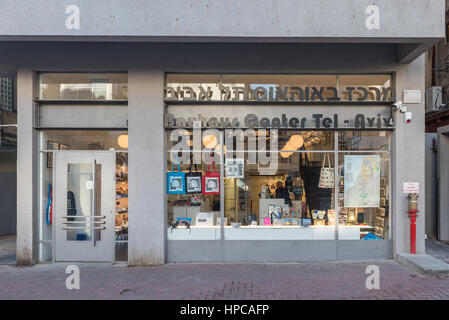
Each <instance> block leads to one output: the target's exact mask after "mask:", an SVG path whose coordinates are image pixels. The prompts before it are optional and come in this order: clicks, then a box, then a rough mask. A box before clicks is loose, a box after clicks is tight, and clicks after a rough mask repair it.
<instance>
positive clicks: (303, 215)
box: [166, 129, 390, 240]
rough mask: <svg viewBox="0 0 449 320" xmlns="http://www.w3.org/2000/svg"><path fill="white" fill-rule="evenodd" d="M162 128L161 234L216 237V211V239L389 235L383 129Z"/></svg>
mask: <svg viewBox="0 0 449 320" xmlns="http://www.w3.org/2000/svg"><path fill="white" fill-rule="evenodd" d="M166 132H167V146H168V152H167V168H168V172H167V193H168V196H167V198H168V222H169V224H168V228H169V230H168V239H169V240H219V239H220V237H221V223H220V221H221V219H220V217H221V216H223V232H224V233H223V234H224V240H283V239H291V240H295V239H296V240H332V239H340V240H359V239H388V238H389V218H388V212H389V205H388V203H389V175H390V174H389V152H388V150H389V135H388V132H385V131H372V132H371V131H363V132H360V131H359V132H356V131H339V132H336V133H335V132H333V131H294V130H252V132H251V133H250V134H245V133H244V132H243V131H242V130H238V131H235V130H224V131H218V130H210V129H209V130H185V129H177V130H167V131H166ZM335 135H337V139H338V146H339V149H338V150H337V148H336V146H337V144H336V143H335V139H336V137H335ZM220 139H221V140H220ZM220 141H222V142H223V147H222V146H221V145H220ZM356 143H357V144H356ZM347 150H349V151H347ZM364 150H365V151H364ZM367 150H369V151H372V150H373V151H376V152H370V153H368V152H366V151H367ZM362 151H364V152H362ZM221 152H223V158H222V157H221ZM336 154H338V163H337V164H336V163H335V156H336ZM195 159H196V160H198V161H200V162H201V163H199V162H198V164H196V165H195V164H194V160H195ZM211 159H214V161H212V160H211ZM222 160H223V161H224V167H223V170H222V171H221V170H220V161H222ZM178 163H179V169H178ZM209 164H215V170H213V165H211V166H210V167H209ZM208 169H209V170H208ZM209 175H212V176H213V177H214V178H215V181H216V182H218V183H219V184H220V186H221V185H223V190H220V188H218V190H215V191H216V192H214V193H208V192H205V191H204V190H203V189H204V188H202V187H200V185H201V184H202V183H204V177H205V176H209ZM195 176H196V178H197V180H196V183H197V186H198V187H199V189H197V191H196V192H189V191H188V188H192V185H191V184H192V183H193V182H192V181H195V180H194V177H195ZM187 177H188V178H187ZM220 191H222V192H220ZM336 191H338V199H337V197H336ZM337 219H338V221H339V223H338V229H337V228H336V225H337V223H336V221H337Z"/></svg>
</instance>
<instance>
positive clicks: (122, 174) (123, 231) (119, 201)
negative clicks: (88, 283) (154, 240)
mask: <svg viewBox="0 0 449 320" xmlns="http://www.w3.org/2000/svg"><path fill="white" fill-rule="evenodd" d="M115 181H116V183H115V199H116V200H115V261H127V260H128V153H127V152H117V153H116V162H115Z"/></svg>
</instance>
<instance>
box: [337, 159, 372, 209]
mask: <svg viewBox="0 0 449 320" xmlns="http://www.w3.org/2000/svg"><path fill="white" fill-rule="evenodd" d="M344 183H345V197H344V202H345V203H344V206H345V207H348V208H373V207H374V208H377V207H379V203H380V156H378V155H357V156H353V155H345V167H344Z"/></svg>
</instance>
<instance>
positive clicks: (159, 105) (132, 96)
mask: <svg viewBox="0 0 449 320" xmlns="http://www.w3.org/2000/svg"><path fill="white" fill-rule="evenodd" d="M128 84H129V91H128V106H129V108H128V117H129V131H128V135H129V149H128V168H129V176H128V185H129V188H128V190H129V191H128V194H129V196H128V210H129V229H128V230H129V239H128V264H129V265H155V264H163V263H164V262H165V245H166V225H167V222H166V214H165V212H166V203H167V201H166V195H165V191H166V188H165V172H166V161H165V144H164V137H165V134H164V129H163V126H162V123H163V114H164V107H163V84H164V74H163V72H162V71H150V70H130V71H129V73H128Z"/></svg>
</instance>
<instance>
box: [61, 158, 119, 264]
mask: <svg viewBox="0 0 449 320" xmlns="http://www.w3.org/2000/svg"><path fill="white" fill-rule="evenodd" d="M61 154H64V155H69V154H70V155H74V156H75V155H78V156H93V157H95V156H94V155H101V156H106V155H110V157H111V160H112V163H111V175H112V179H113V181H114V183H113V185H112V190H111V191H112V192H111V195H110V196H111V201H112V203H111V208H112V210H111V211H112V212H110V213H109V217H110V223H109V225H110V226H111V229H112V232H111V239H110V241H111V253H110V257H111V259H110V260H109V259H108V260H101V261H100V260H99V261H89V260H70V261H69V260H59V261H58V260H57V257H56V246H57V241H56V238H57V237H56V232H57V212H56V202H57V193H58V189H59V188H58V186H57V183H56V181H57V177H56V170H57V163H58V162H59V161H58V155H61ZM115 166H116V151H115V150H55V151H53V170H52V171H53V172H52V180H53V186H54V188H53V200H52V202H53V223H52V234H53V236H52V261H53V263H57V262H61V263H67V262H89V263H105V262H106V263H114V262H115ZM105 170H106V168H105ZM102 171H103V167H102ZM105 178H106V177H105V176H103V175H102V177H101V179H102V181H105V180H104V179H105ZM101 192H104V190H103V188H102V190H101ZM102 195H103V194H102ZM66 201H67V200H66ZM102 208H103V206H102ZM60 232H61V231H60ZM102 239H103V235H102Z"/></svg>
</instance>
